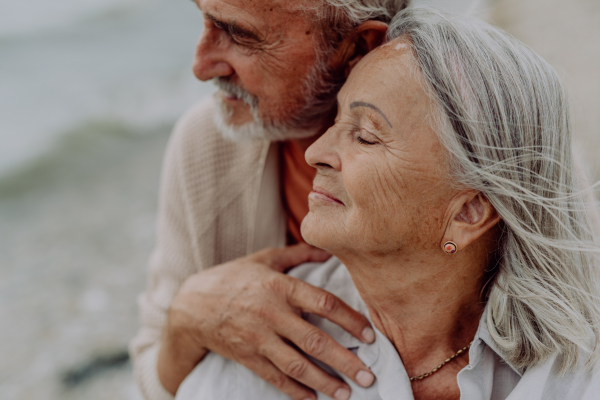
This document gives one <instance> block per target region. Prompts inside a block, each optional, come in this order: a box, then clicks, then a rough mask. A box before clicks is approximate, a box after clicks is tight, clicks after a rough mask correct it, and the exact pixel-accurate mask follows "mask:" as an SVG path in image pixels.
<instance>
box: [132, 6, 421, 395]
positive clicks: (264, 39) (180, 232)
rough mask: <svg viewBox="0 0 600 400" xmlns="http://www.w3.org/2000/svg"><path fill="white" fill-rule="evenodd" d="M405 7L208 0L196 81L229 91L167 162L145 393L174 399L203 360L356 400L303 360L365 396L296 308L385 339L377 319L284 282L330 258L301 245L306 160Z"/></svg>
mask: <svg viewBox="0 0 600 400" xmlns="http://www.w3.org/2000/svg"><path fill="white" fill-rule="evenodd" d="M408 1H409V0H305V1H283V0H252V1H250V0H197V5H198V7H199V8H200V10H201V11H202V13H203V15H204V30H203V33H202V37H201V38H200V41H199V43H198V46H197V50H196V59H195V64H194V73H195V75H196V76H197V77H198V79H200V80H203V81H206V80H213V81H214V83H215V84H216V85H217V86H218V88H219V89H220V90H219V92H218V93H217V94H216V95H215V97H214V98H211V99H209V100H207V101H204V102H202V103H200V104H198V105H197V106H195V107H193V108H192V109H191V110H190V111H189V112H188V113H187V114H186V115H185V116H184V117H183V118H182V119H181V120H180V121H179V123H178V124H177V126H176V128H175V130H174V133H173V136H172V139H171V141H170V144H169V147H168V150H167V154H166V158H165V163H164V170H163V178H162V184H161V186H162V188H161V202H160V211H159V223H158V233H157V245H156V249H155V251H154V252H153V255H152V257H151V260H150V267H149V268H150V270H149V272H150V276H149V281H148V288H147V290H146V292H145V293H144V294H142V295H141V296H140V299H139V303H140V309H141V320H142V328H141V329H140V332H139V333H138V335H137V336H136V338H135V339H134V340H133V341H132V344H131V353H132V356H133V360H134V365H135V372H136V377H137V379H138V382H139V384H140V387H141V389H142V391H143V393H144V395H145V396H146V398H147V399H149V400H154V399H169V398H171V397H172V395H173V394H175V392H176V391H177V389H178V387H179V385H180V384H181V382H182V381H183V379H184V378H185V377H186V376H187V375H188V374H189V373H190V372H191V371H192V369H193V368H194V367H195V366H196V365H197V364H198V363H199V362H201V360H202V358H203V357H204V356H205V355H206V353H207V352H208V351H213V352H216V353H218V354H220V355H222V356H224V357H226V358H229V359H232V360H234V361H237V362H239V363H241V364H243V365H245V366H247V367H248V368H249V369H251V370H253V371H254V372H255V373H256V374H257V375H259V376H260V377H262V378H263V379H265V380H266V381H268V382H270V383H271V384H273V385H275V386H276V387H277V388H279V389H280V390H281V391H283V392H284V393H286V394H288V395H289V396H291V397H292V398H294V399H298V400H301V399H314V398H315V395H314V393H313V392H312V391H311V390H310V388H313V389H315V390H318V391H320V392H323V393H325V394H326V395H328V396H330V397H332V398H335V399H347V398H348V397H349V396H350V389H349V386H348V385H347V384H346V383H344V382H343V381H341V380H338V379H335V378H333V377H331V376H330V375H328V374H326V373H325V372H324V371H322V370H321V369H320V368H318V367H316V366H315V365H314V364H313V363H311V362H309V361H308V359H307V358H306V357H305V356H303V355H302V352H304V353H306V354H308V355H310V356H312V357H314V358H315V359H318V360H320V361H322V362H324V363H326V364H328V365H330V366H331V367H333V368H335V369H336V370H338V371H341V372H343V373H344V374H345V375H347V376H348V377H350V378H351V379H353V380H354V381H355V382H356V383H357V384H359V385H361V386H364V387H367V386H369V385H371V383H372V382H373V379H374V377H373V375H372V374H371V372H370V371H369V370H368V369H367V368H366V366H365V365H364V364H363V363H362V362H361V361H360V360H359V359H358V358H357V357H356V356H355V355H354V354H353V353H352V352H350V351H349V350H347V349H345V348H343V347H342V346H341V345H339V344H337V343H336V342H334V341H333V340H332V339H331V338H330V337H329V336H328V335H326V334H325V333H323V332H322V331H320V330H319V329H317V328H316V327H314V326H311V325H310V324H308V323H307V322H305V321H304V320H303V319H302V318H301V313H302V312H303V311H306V312H311V313H315V314H318V315H321V316H323V317H325V318H328V319H329V320H331V321H332V322H334V323H336V324H338V325H339V326H340V327H342V328H343V329H345V330H346V331H347V332H349V333H350V334H352V335H353V336H355V337H356V338H358V339H360V340H362V341H363V342H370V341H373V340H374V332H373V330H372V328H371V327H370V325H369V323H368V321H367V319H366V318H364V317H363V316H361V315H360V314H358V313H357V312H356V311H354V310H352V309H351V308H350V307H348V306H347V305H346V304H344V303H343V302H342V301H341V300H339V299H338V298H336V297H335V296H333V295H331V294H329V293H327V292H325V291H324V290H322V289H318V288H316V287H313V286H311V285H309V284H307V283H304V282H302V281H300V280H297V279H294V278H291V277H289V276H287V275H285V274H284V273H283V272H284V271H285V270H286V269H288V268H290V267H293V266H295V265H297V264H300V263H302V262H306V261H311V260H313V261H322V260H325V259H326V258H328V255H327V254H325V253H324V252H322V251H320V250H317V249H314V248H311V247H309V246H308V245H306V244H302V242H303V240H302V237H301V235H300V230H299V226H300V222H301V221H302V219H303V218H304V216H305V215H306V213H307V212H308V205H307V195H308V193H309V192H310V191H311V188H312V178H313V176H314V170H313V169H312V168H311V167H309V166H308V164H307V163H306V162H305V160H304V151H305V150H306V148H307V147H308V146H309V145H310V144H311V143H312V142H314V141H315V140H316V139H317V138H318V137H319V136H320V135H321V134H322V133H323V132H324V131H325V130H326V129H327V128H328V127H329V126H330V125H331V124H332V122H333V118H334V116H335V108H336V106H335V96H336V94H337V91H338V90H339V88H340V87H341V85H342V84H343V82H344V81H345V79H346V77H347V76H348V74H349V72H350V70H351V69H352V67H353V66H354V65H355V64H356V63H357V62H358V61H359V60H360V59H361V58H362V57H363V56H364V55H365V54H366V53H367V52H369V51H370V50H372V49H373V48H375V47H377V46H378V45H379V44H380V43H381V42H382V41H383V39H384V36H385V33H386V31H387V23H388V22H389V21H390V20H391V18H392V17H393V16H394V15H395V14H396V13H397V12H398V11H400V10H401V9H403V8H404V7H406V6H407V3H408ZM293 244H295V245H294V246H290V247H287V248H284V246H286V245H293ZM266 248H272V249H270V250H262V249H266ZM260 250H262V251H260ZM249 254H250V255H249ZM244 256H245V257H244ZM240 257H243V258H240ZM231 260H234V261H231ZM209 267H212V268H209Z"/></svg>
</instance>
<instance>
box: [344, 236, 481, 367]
mask: <svg viewBox="0 0 600 400" xmlns="http://www.w3.org/2000/svg"><path fill="white" fill-rule="evenodd" d="M479 250H480V249H477V248H473V249H470V250H469V249H466V250H464V251H462V252H459V253H456V254H453V255H446V254H444V253H442V251H441V250H440V251H439V253H440V254H436V253H434V252H432V253H431V254H423V253H421V254H418V255H414V256H412V257H411V256H408V257H404V256H395V257H375V259H371V260H369V259H365V258H362V257H361V258H360V259H358V258H354V257H352V256H350V257H343V256H342V257H339V258H340V259H341V260H342V262H344V264H345V265H346V266H347V267H348V270H349V271H350V273H351V275H352V277H353V280H354V282H355V284H356V287H357V288H358V290H359V292H360V294H361V296H362V298H363V299H364V300H365V302H366V304H367V306H368V308H369V312H370V314H371V318H372V320H373V323H374V324H375V326H376V327H377V329H379V330H380V331H381V332H382V333H384V334H385V335H386V336H387V337H388V338H389V339H390V340H391V342H392V343H393V344H394V346H395V347H396V349H397V350H398V353H399V354H400V356H401V357H402V360H403V363H404V365H405V367H406V370H407V373H408V374H409V375H410V376H416V375H420V374H422V373H425V372H429V370H431V369H433V367H435V366H436V365H438V364H439V363H440V362H441V361H443V360H445V359H446V358H448V357H449V356H451V355H453V354H454V353H456V352H457V351H458V350H459V349H461V348H463V347H465V346H467V345H468V344H469V343H470V342H471V341H472V340H473V337H474V336H475V333H476V331H477V327H478V325H479V319H480V317H481V314H482V312H483V308H484V304H483V303H482V302H481V300H480V298H481V288H482V283H483V282H482V272H483V271H484V269H485V265H486V259H485V258H486V257H485V256H483V257H482V256H478V254H477V253H480V251H479Z"/></svg>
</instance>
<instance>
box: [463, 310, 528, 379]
mask: <svg viewBox="0 0 600 400" xmlns="http://www.w3.org/2000/svg"><path fill="white" fill-rule="evenodd" d="M487 314H488V305H486V306H485V308H484V310H483V314H482V315H481V318H480V319H479V327H478V328H477V333H475V337H474V338H473V344H472V345H471V348H470V349H469V364H470V365H475V364H477V362H479V358H480V357H481V354H482V353H483V350H484V347H483V346H487V347H489V348H490V349H492V350H493V351H494V353H496V355H497V356H498V358H499V359H500V360H501V361H502V362H504V363H505V364H506V365H508V366H509V367H510V368H511V369H512V370H513V371H514V372H515V373H516V374H517V375H519V376H520V377H522V376H523V371H521V370H520V369H519V368H517V367H516V366H515V365H514V364H513V363H511V362H510V361H509V360H508V355H507V353H506V352H505V351H503V350H502V349H501V348H500V346H498V343H496V342H495V341H494V340H493V339H492V335H491V334H490V331H489V330H488V328H487Z"/></svg>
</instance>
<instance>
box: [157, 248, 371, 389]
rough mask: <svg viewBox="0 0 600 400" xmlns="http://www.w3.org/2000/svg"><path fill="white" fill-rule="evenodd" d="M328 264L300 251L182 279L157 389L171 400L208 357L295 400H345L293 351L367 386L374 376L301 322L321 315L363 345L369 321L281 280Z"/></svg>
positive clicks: (318, 254) (321, 256) (273, 252)
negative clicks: (319, 397)
mask: <svg viewBox="0 0 600 400" xmlns="http://www.w3.org/2000/svg"><path fill="white" fill-rule="evenodd" d="M329 257H330V255H329V254H327V253H326V252H324V251H322V250H319V249H316V248H313V247H310V246H308V245H306V244H300V245H296V246H291V247H288V248H285V249H267V250H263V251H260V252H258V253H255V254H252V255H249V256H247V257H243V258H239V259H237V260H234V261H231V262H229V263H226V264H222V265H219V266H216V267H214V268H210V269H208V270H205V271H202V272H199V273H197V274H195V275H193V276H191V277H190V278H188V279H187V280H186V281H185V282H184V284H183V285H182V287H181V289H180V290H179V292H178V294H177V295H176V296H175V298H174V299H173V302H172V304H171V308H170V310H169V317H168V323H167V327H166V329H165V335H164V337H163V342H162V347H161V350H160V354H159V359H158V374H159V377H160V380H161V382H162V384H163V386H164V387H165V388H166V389H167V390H168V391H170V392H171V393H173V394H174V393H175V392H176V391H177V388H178V387H179V385H180V384H181V382H182V381H183V380H184V379H185V377H186V376H187V375H188V374H189V373H190V372H191V371H192V370H193V369H194V367H195V366H196V364H197V363H198V362H200V360H201V359H202V358H203V357H204V356H205V355H206V353H207V352H208V351H214V352H215V353H218V354H220V355H221V356H223V357H226V358H228V359H231V360H234V361H236V362H239V363H241V364H243V365H245V366H246V367H248V368H249V369H251V370H252V371H254V372H255V373H256V374H258V375H259V376H260V377H262V378H263V379H265V380H266V381H268V382H270V383H271V384H273V385H274V386H275V387H277V388H278V389H280V390H281V391H283V392H284V393H286V394H288V395H289V396H291V397H292V398H293V399H295V400H304V399H315V398H316V396H315V394H314V393H313V392H312V391H311V390H310V389H309V388H313V389H315V390H318V391H319V392H322V393H324V394H326V395H327V396H329V397H332V398H334V399H342V400H346V399H348V398H349V397H350V388H349V387H348V385H347V384H346V383H344V382H342V381H341V380H339V379H337V378H334V377H332V376H330V375H329V374H327V373H325V372H324V371H323V370H321V369H320V368H318V367H317V366H315V365H314V364H313V363H311V362H310V361H309V360H308V359H307V358H306V357H305V356H303V355H302V354H301V352H300V351H298V350H296V349H295V348H294V346H293V345H295V346H297V347H298V348H299V349H301V350H302V351H304V352H305V353H306V354H309V355H311V356H312V357H314V358H316V359H318V360H321V361H323V362H324V363H326V364H328V365H330V366H331V367H333V368H334V369H336V370H337V371H340V372H342V373H343V374H345V375H346V376H348V377H349V378H351V379H352V380H354V381H356V382H357V383H358V384H359V385H361V386H365V387H366V386H370V385H371V384H372V383H373V380H374V376H373V374H372V373H371V372H370V371H369V369H368V368H367V367H366V366H365V365H364V364H363V363H362V362H361V361H360V360H359V359H358V357H356V356H355V355H354V354H353V353H352V352H351V351H350V350H348V349H346V348H344V347H342V346H341V345H340V344H339V343H337V342H336V341H334V340H333V339H332V338H331V337H330V336H329V335H327V334H326V333H325V332H323V331H321V330H320V329H318V328H316V327H315V326H313V325H311V324H309V323H308V322H306V321H304V320H303V319H302V318H301V317H300V315H301V313H302V312H303V311H305V312H310V313H313V314H317V315H320V316H322V317H324V318H327V319H329V320H330V321H332V322H334V323H336V324H338V325H340V326H341V327H342V328H344V329H345V330H347V331H348V332H349V333H351V334H352V335H353V336H355V337H356V338H358V339H360V340H362V341H363V342H372V341H373V340H374V339H375V333H374V332H373V330H372V328H371V327H370V325H369V322H368V320H367V319H366V318H365V317H364V316H362V315H360V314H359V313H358V312H356V311H354V310H353V309H351V308H350V307H349V306H348V305H347V304H345V303H344V302H343V301H341V300H340V299H338V298H337V297H335V296H334V295H332V294H331V293H328V292H326V291H324V290H322V289H319V288H316V287H314V286H312V285H309V284H308V283H306V282H303V281H301V280H298V279H295V278H292V277H290V276H288V275H285V274H284V273H282V272H284V271H285V270H287V269H289V268H290V267H293V266H296V265H298V264H301V263H304V262H310V261H319V262H321V261H325V260H327V259H328V258H329ZM290 342H291V343H292V344H293V345H292V344H290Z"/></svg>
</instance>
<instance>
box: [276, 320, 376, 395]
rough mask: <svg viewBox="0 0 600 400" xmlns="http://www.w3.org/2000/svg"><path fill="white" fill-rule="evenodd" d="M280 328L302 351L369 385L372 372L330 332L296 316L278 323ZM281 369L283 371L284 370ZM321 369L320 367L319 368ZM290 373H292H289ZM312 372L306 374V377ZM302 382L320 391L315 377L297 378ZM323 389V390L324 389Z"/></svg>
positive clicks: (371, 380) (373, 378)
mask: <svg viewBox="0 0 600 400" xmlns="http://www.w3.org/2000/svg"><path fill="white" fill-rule="evenodd" d="M280 326H282V327H283V328H282V329H280V331H278V332H277V333H279V334H280V335H281V336H283V337H285V338H287V339H289V340H290V341H292V342H293V343H294V344H296V345H297V346H298V347H299V348H300V349H302V351H304V352H305V353H306V354H309V355H311V356H312V357H314V358H316V359H317V360H320V361H322V362H324V363H325V364H327V365H329V366H330V367H332V368H333V369H335V370H336V371H339V372H341V373H342V374H344V375H346V376H347V377H348V378H350V379H352V380H353V381H355V382H356V383H358V384H359V385H361V386H363V387H369V386H371V384H372V383H373V381H374V380H375V376H374V375H373V373H372V372H371V371H370V370H369V369H368V368H367V367H366V366H365V365H364V364H363V363H362V361H360V359H359V358H358V357H357V356H356V355H355V354H354V353H352V352H351V351H350V350H348V349H347V348H345V347H344V346H342V345H340V344H339V343H338V342H336V341H335V340H333V338H332V337H331V336H329V335H328V334H326V333H325V332H323V331H322V330H320V329H319V328H317V327H315V326H314V325H311V324H310V323H308V322H306V321H304V320H303V319H300V318H295V319H294V320H290V321H288V323H287V324H282V325H280ZM315 368H316V367H315ZM284 372H286V371H285V370H284ZM321 372H322V371H321ZM292 377H294V376H292ZM294 378H295V379H298V378H296V377H294ZM309 378H312V376H307V379H309ZM301 382H302V383H304V384H305V385H307V386H309V387H311V388H313V389H316V390H319V391H322V390H321V389H319V388H318V387H316V386H314V385H315V384H316V383H317V380H316V379H311V380H310V381H301ZM324 393H326V392H324Z"/></svg>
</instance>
